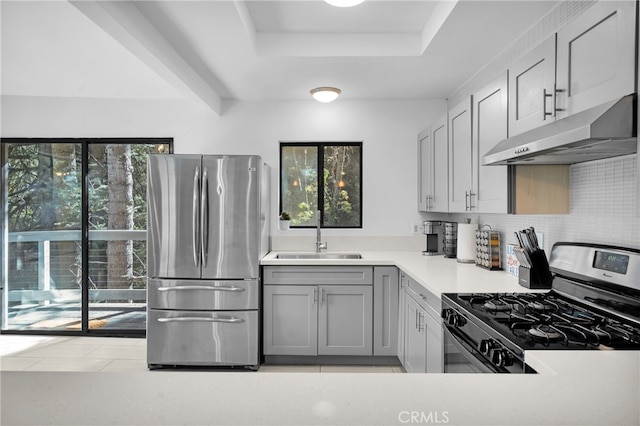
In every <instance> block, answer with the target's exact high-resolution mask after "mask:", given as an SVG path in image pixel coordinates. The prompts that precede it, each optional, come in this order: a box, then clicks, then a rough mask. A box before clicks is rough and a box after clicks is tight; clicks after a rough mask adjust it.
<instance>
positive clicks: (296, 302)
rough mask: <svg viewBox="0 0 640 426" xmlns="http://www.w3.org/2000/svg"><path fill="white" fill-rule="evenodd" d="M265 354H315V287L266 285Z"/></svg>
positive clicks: (316, 307)
mask: <svg viewBox="0 0 640 426" xmlns="http://www.w3.org/2000/svg"><path fill="white" fill-rule="evenodd" d="M263 295H264V303H263V310H262V312H263V321H264V353H265V354H267V355H317V353H318V302H317V301H318V288H317V287H316V286H308V285H265V286H264V292H263Z"/></svg>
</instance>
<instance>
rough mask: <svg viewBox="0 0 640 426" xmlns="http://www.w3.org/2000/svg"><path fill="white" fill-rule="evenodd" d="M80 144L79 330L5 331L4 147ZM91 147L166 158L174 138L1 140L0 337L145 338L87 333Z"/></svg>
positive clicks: (141, 332) (133, 333)
mask: <svg viewBox="0 0 640 426" xmlns="http://www.w3.org/2000/svg"><path fill="white" fill-rule="evenodd" d="M10 143H20V144H46V143H48V144H56V143H59V144H61V143H67V144H79V145H81V147H82V152H81V159H82V160H81V161H82V165H81V173H82V176H81V218H80V219H81V229H80V232H81V241H80V246H81V252H82V277H81V327H80V329H79V330H59V329H42V330H18V329H14V330H5V329H4V326H5V324H4V319H5V316H6V314H7V313H6V312H4V306H5V303H7V302H8V301H6V302H5V301H4V300H3V299H4V297H5V295H6V294H7V292H8V289H5V288H4V287H5V286H7V285H8V282H7V279H8V277H7V275H8V266H9V264H8V257H9V256H8V245H9V227H8V220H9V218H8V205H7V204H8V203H6V200H7V197H8V194H7V193H6V190H7V188H6V182H7V180H8V158H7V151H6V148H5V144H10ZM91 144H163V145H167V147H168V152H167V153H169V154H171V153H173V138H139V137H135V138H0V164H1V166H2V167H1V174H0V197H1V198H0V199H1V200H2V208H1V209H0V229H1V232H0V247H2V252H3V255H2V256H1V257H2V259H0V262H1V265H2V268H0V269H1V271H0V334H31V335H64V336H69V335H72V336H104V337H107V336H118V337H144V336H145V335H146V330H145V329H132V330H128V329H102V328H97V329H90V328H89V308H90V307H89V302H90V297H89V270H90V265H89V260H90V259H89V243H90V239H89V196H88V194H89V145H91Z"/></svg>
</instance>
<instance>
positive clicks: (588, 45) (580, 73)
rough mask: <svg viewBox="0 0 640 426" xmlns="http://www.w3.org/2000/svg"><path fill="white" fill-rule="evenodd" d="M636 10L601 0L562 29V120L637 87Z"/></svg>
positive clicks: (558, 80)
mask: <svg viewBox="0 0 640 426" xmlns="http://www.w3.org/2000/svg"><path fill="white" fill-rule="evenodd" d="M635 8H636V2H633V1H621V2H616V1H601V2H598V3H597V4H596V5H594V6H592V7H591V8H589V9H588V10H587V11H585V12H584V13H583V14H582V15H580V16H579V17H577V18H576V19H575V20H573V21H571V22H570V23H569V24H567V25H566V26H565V27H564V28H562V29H560V31H558V59H557V61H558V70H557V77H556V84H557V89H558V90H559V92H558V94H557V107H558V108H559V109H560V110H559V111H558V115H557V116H558V118H562V117H565V116H568V115H570V114H575V113H576V112H579V111H584V110H585V109H588V108H590V107H593V106H596V105H598V104H601V103H603V102H607V101H610V100H613V99H616V98H619V97H622V96H624V95H627V94H630V93H633V92H634V91H635V74H634V73H635V62H634V60H635V19H636V11H635Z"/></svg>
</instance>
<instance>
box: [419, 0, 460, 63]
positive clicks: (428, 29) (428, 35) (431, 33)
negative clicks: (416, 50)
mask: <svg viewBox="0 0 640 426" xmlns="http://www.w3.org/2000/svg"><path fill="white" fill-rule="evenodd" d="M457 4H458V0H449V1H440V2H438V4H437V5H436V7H435V9H434V10H433V13H431V15H429V19H428V20H427V22H426V23H425V25H424V28H423V29H422V51H421V52H420V54H423V53H424V51H425V50H427V47H429V44H431V42H432V41H433V39H434V37H435V36H436V34H437V33H438V31H440V28H442V26H443V25H444V23H445V21H446V20H447V18H449V15H451V12H453V9H454V8H455V7H456V5H457Z"/></svg>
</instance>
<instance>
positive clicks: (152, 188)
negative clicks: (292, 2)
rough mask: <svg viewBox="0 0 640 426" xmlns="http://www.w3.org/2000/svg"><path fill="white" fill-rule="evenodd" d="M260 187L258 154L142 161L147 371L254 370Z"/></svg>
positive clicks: (264, 170)
mask: <svg viewBox="0 0 640 426" xmlns="http://www.w3.org/2000/svg"><path fill="white" fill-rule="evenodd" d="M268 186H269V185H268V166H266V165H265V164H263V163H262V160H261V158H260V157H259V156H233V155H207V156H200V155H181V154H177V155H150V156H149V160H148V191H149V192H148V209H149V210H148V215H149V217H148V232H147V262H148V266H147V267H148V275H149V282H148V285H147V293H148V294H147V364H148V366H149V368H159V367H164V366H243V367H247V368H251V369H256V368H257V367H258V365H259V344H258V342H259V333H258V330H259V291H260V282H259V280H260V259H261V258H262V257H263V256H264V255H265V254H266V253H267V252H268V244H269V223H268V217H267V212H268V210H269V208H268V207H269V206H268V194H269V188H268Z"/></svg>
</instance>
